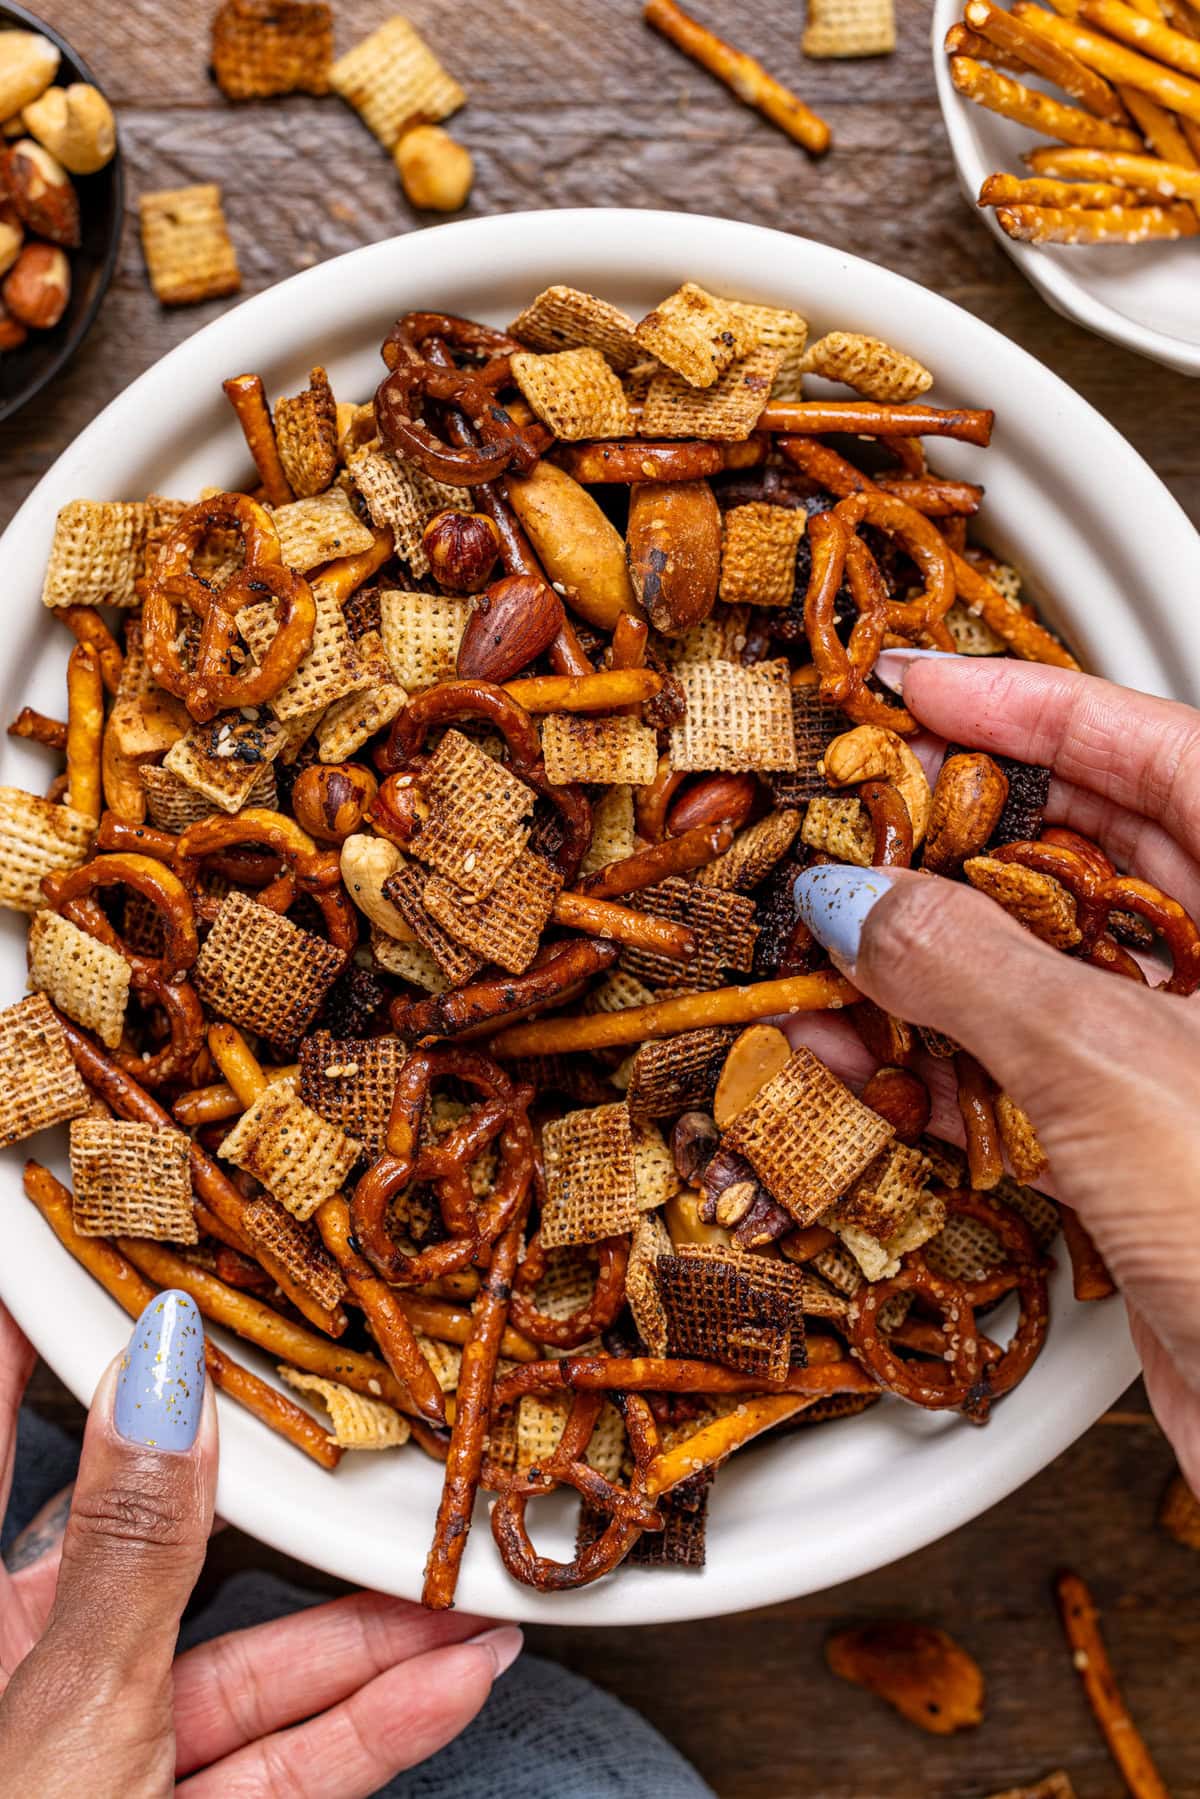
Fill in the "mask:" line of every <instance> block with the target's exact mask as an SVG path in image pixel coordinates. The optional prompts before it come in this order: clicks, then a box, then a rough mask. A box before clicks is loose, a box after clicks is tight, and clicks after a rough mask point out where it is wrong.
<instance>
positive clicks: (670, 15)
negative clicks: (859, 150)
mask: <svg viewBox="0 0 1200 1799" xmlns="http://www.w3.org/2000/svg"><path fill="white" fill-rule="evenodd" d="M642 17H643V18H644V19H645V21H646V23H647V25H653V27H654V29H655V30H656V31H661V32H662V34H663V36H664V37H665V38H667V39H668V40H669V41H670V42H671V43H672V44H674V45H675V47H676V49H678V50H682V51H683V53H684V55H685V56H690V57H691V59H692V61H693V62H698V63H699V64H700V67H701V68H702V69H707V70H708V72H709V74H710V75H715V76H716V77H717V80H718V81H723V82H724V84H725V86H726V87H727V88H728V89H729V90H730V92H731V93H733V94H735V95H736V96H737V98H738V99H739V100H740V101H741V102H742V104H743V106H750V107H753V109H754V110H755V112H761V113H762V114H763V115H764V117H766V118H768V119H770V121H771V123H772V124H773V125H778V126H779V129H780V130H781V131H786V132H787V135H788V136H789V137H790V138H793V139H794V140H795V142H796V143H798V144H802V145H803V147H804V148H805V149H806V150H808V151H810V152H811V153H812V154H813V155H814V156H820V155H821V153H822V152H823V151H825V150H828V148H829V144H830V130H829V126H828V125H827V124H826V123H825V121H824V119H822V118H818V116H817V114H816V113H815V112H813V111H812V109H811V107H808V106H806V105H805V104H804V102H803V100H801V99H800V98H799V96H798V95H797V94H793V93H792V92H791V90H790V89H789V88H786V87H784V86H783V84H782V82H779V81H776V79H775V77H774V76H773V75H769V74H768V73H767V71H766V69H764V68H763V66H762V64H761V63H760V62H756V61H755V59H754V57H752V56H747V55H746V53H745V51H743V50H735V49H734V48H733V46H732V44H727V43H726V42H725V40H724V39H723V38H719V37H718V36H717V35H716V33H715V32H713V31H709V30H708V28H707V26H704V25H701V24H700V23H699V22H698V21H697V20H696V19H693V18H692V17H691V16H690V15H689V14H688V13H685V12H684V10H683V8H682V7H681V6H677V5H676V4H675V0H646V5H645V7H644V8H643V11H642Z"/></svg>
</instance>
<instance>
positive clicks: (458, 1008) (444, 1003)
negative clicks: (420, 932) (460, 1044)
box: [391, 939, 620, 1041]
mask: <svg viewBox="0 0 1200 1799" xmlns="http://www.w3.org/2000/svg"><path fill="white" fill-rule="evenodd" d="M619 953H620V952H619V951H618V949H617V946H616V944H615V943H596V942H593V941H591V940H590V939H589V940H587V941H584V942H580V941H578V940H576V941H574V942H571V943H561V944H556V945H555V947H554V949H553V950H552V951H551V953H550V954H549V955H548V956H547V957H546V960H545V961H544V962H537V963H535V964H534V966H533V967H532V968H530V969H529V970H528V971H527V972H526V973H525V974H521V975H514V976H509V975H492V976H491V977H490V979H488V980H486V981H472V982H471V983H470V984H469V985H468V986H466V987H459V988H457V989H456V990H455V991H454V992H452V993H440V994H437V995H435V996H434V997H433V998H432V999H423V1000H416V1001H411V1000H404V999H398V1000H394V1001H393V1002H392V1007H391V1021H392V1028H393V1030H394V1031H396V1032H397V1034H398V1035H399V1036H401V1037H404V1038H406V1039H408V1040H410V1041H417V1040H422V1041H427V1040H428V1039H429V1038H431V1037H457V1036H458V1034H459V1032H460V1031H470V1030H474V1029H476V1028H477V1027H478V1026H480V1025H486V1024H491V1023H494V1022H495V1021H496V1020H497V1019H500V1018H510V1017H512V1016H513V1014H514V1013H515V1014H518V1015H519V1014H521V1013H523V1012H529V1011H532V1010H533V1008H534V1007H536V1006H545V1005H551V1004H554V1003H556V1002H557V1001H559V1000H562V999H563V998H565V997H566V996H567V994H569V993H570V992H572V991H573V990H574V989H575V988H577V987H578V986H579V985H580V983H581V982H582V981H586V980H587V979H588V978H589V977H590V976H591V975H594V974H599V973H600V971H601V970H602V969H605V968H611V967H612V965H613V963H614V962H615V961H616V959H617V956H618V955H619Z"/></svg>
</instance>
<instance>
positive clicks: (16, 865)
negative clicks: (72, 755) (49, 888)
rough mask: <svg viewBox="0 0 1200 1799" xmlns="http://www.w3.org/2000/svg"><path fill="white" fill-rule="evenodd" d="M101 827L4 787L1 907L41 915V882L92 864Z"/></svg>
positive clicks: (80, 814)
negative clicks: (93, 839) (98, 828)
mask: <svg viewBox="0 0 1200 1799" xmlns="http://www.w3.org/2000/svg"><path fill="white" fill-rule="evenodd" d="M95 834H96V821H95V819H94V818H91V817H90V816H89V815H88V814H87V813H86V812H76V811H75V810H74V809H73V808H72V807H71V806H56V805H54V804H53V803H52V802H51V801H50V800H44V799H42V798H41V796H40V795H39V794H36V793H24V792H22V790H21V788H19V787H0V906H8V907H9V908H10V909H11V910H12V911H14V912H38V911H40V910H41V908H42V906H43V905H44V904H45V899H44V897H43V895H42V876H43V875H48V874H55V873H58V872H59V871H60V870H63V869H70V868H80V867H82V866H83V864H84V863H85V862H86V861H87V859H88V855H89V853H90V851H91V847H92V838H93V837H94V836H95Z"/></svg>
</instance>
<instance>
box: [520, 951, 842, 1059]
mask: <svg viewBox="0 0 1200 1799" xmlns="http://www.w3.org/2000/svg"><path fill="white" fill-rule="evenodd" d="M857 998H858V992H857V990H856V989H855V988H854V987H852V986H851V985H850V982H849V981H848V980H846V978H845V976H844V975H839V974H832V973H829V972H822V973H820V974H798V975H791V976H789V977H787V978H786V979H784V980H780V981H751V982H748V983H747V984H746V985H745V986H744V987H716V988H713V989H712V990H711V991H710V992H707V993H692V994H688V995H686V996H685V997H684V998H682V999H663V1000H657V1001H655V1003H654V1004H653V1005H652V1006H629V1007H628V1008H627V1009H626V1010H625V1011H623V1012H602V1013H597V1014H593V1015H590V1016H587V1017H577V1018H535V1019H533V1020H532V1021H531V1022H530V1023H529V1024H517V1025H512V1026H510V1027H509V1028H508V1029H507V1030H504V1031H501V1032H500V1033H499V1035H498V1036H496V1037H493V1038H492V1040H491V1043H490V1044H489V1045H488V1048H489V1050H490V1052H491V1053H492V1054H493V1055H497V1056H539V1055H547V1056H548V1055H557V1054H563V1055H566V1054H569V1053H570V1052H571V1051H572V1050H588V1049H603V1048H606V1047H608V1046H610V1045H612V1044H624V1043H640V1042H642V1040H643V1038H647V1037H671V1036H674V1035H675V1033H676V1032H677V1031H695V1030H699V1029H700V1028H701V1026H703V1025H711V1024H752V1023H753V1022H754V1020H755V1019H756V1018H770V1017H772V1016H773V1015H774V1014H775V1013H777V1012H778V1013H785V1012H787V1013H790V1012H829V1011H837V1010H838V1009H839V1008H840V1007H841V1006H848V1005H850V1004H852V1003H853V1001H854V1000H856V999H857Z"/></svg>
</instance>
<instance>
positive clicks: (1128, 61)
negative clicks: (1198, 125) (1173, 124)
mask: <svg viewBox="0 0 1200 1799" xmlns="http://www.w3.org/2000/svg"><path fill="white" fill-rule="evenodd" d="M1012 10H1013V13H1014V15H1015V17H1017V18H1018V19H1020V20H1022V21H1023V22H1024V23H1025V24H1026V25H1028V26H1029V27H1030V29H1031V30H1032V31H1036V32H1038V34H1039V35H1040V36H1043V37H1048V38H1050V39H1051V40H1052V41H1053V42H1054V43H1057V44H1061V45H1062V46H1063V47H1064V48H1065V49H1067V50H1070V51H1072V52H1073V54H1074V55H1076V56H1077V57H1078V58H1079V60H1080V62H1085V63H1087V65H1088V67H1089V68H1091V69H1095V70H1096V71H1097V73H1098V74H1101V75H1105V76H1107V78H1108V79H1109V80H1110V81H1112V82H1114V83H1115V84H1116V85H1117V86H1118V87H1120V86H1121V85H1122V84H1127V85H1128V86H1129V87H1135V88H1139V89H1140V90H1141V92H1142V93H1145V94H1149V95H1150V96H1151V98H1152V99H1154V100H1157V101H1158V103H1159V105H1160V106H1165V107H1167V108H1168V110H1169V111H1171V112H1180V113H1183V114H1184V116H1185V117H1186V118H1189V119H1196V120H1200V81H1192V80H1191V79H1189V77H1188V76H1186V75H1180V74H1177V73H1176V72H1175V70H1173V69H1167V68H1164V67H1163V65H1162V63H1158V62H1153V61H1152V60H1151V59H1150V57H1148V56H1140V55H1139V54H1138V52H1137V51H1136V50H1129V49H1127V48H1126V47H1125V45H1124V44H1117V43H1114V42H1113V40H1112V38H1110V37H1104V36H1103V35H1102V33H1100V32H1098V31H1091V30H1089V29H1088V27H1087V26H1086V25H1077V24H1076V23H1075V22H1074V20H1073V19H1060V18H1059V17H1058V16H1057V14H1056V13H1051V12H1044V11H1043V10H1042V8H1041V7H1040V6H1035V5H1033V4H1031V0H1016V4H1015V5H1014V7H1013V9H1012Z"/></svg>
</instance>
